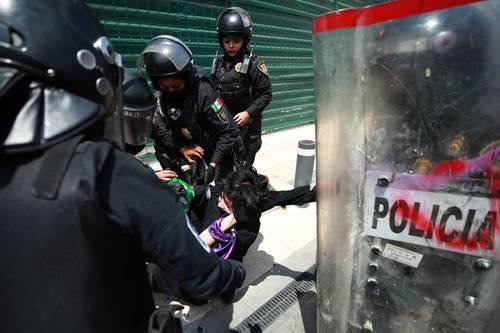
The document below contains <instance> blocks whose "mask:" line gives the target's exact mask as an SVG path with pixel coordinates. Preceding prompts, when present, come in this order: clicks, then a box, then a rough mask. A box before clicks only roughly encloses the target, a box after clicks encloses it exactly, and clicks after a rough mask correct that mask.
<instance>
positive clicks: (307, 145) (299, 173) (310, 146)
mask: <svg viewBox="0 0 500 333" xmlns="http://www.w3.org/2000/svg"><path fill="white" fill-rule="evenodd" d="M315 155H316V143H315V142H314V141H312V140H300V141H299V149H298V151H297V164H296V166H295V181H294V184H293V187H299V186H303V185H307V184H310V183H311V180H312V174H313V167H314V156H315Z"/></svg>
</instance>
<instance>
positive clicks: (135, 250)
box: [0, 142, 153, 333]
mask: <svg viewBox="0 0 500 333" xmlns="http://www.w3.org/2000/svg"><path fill="white" fill-rule="evenodd" d="M67 144H68V143H67V142H64V143H61V144H58V145H56V146H54V147H52V148H50V149H49V150H48V151H45V152H44V153H36V154H34V153H30V154H23V155H12V156H2V158H1V160H0V161H1V162H0V170H1V172H0V201H1V202H2V207H3V208H2V218H1V223H0V258H1V259H0V262H1V264H2V267H3V269H2V274H0V309H1V311H0V322H1V327H2V329H1V331H2V332H58V333H63V332H67V333H79V332H82V333H84V332H93V333H97V332H103V333H104V332H106V333H109V332H121V333H122V332H134V333H136V332H142V331H143V330H144V328H145V326H146V325H147V319H148V316H149V314H150V313H151V312H152V310H153V301H152V296H151V292H150V290H149V284H148V281H147V274H146V267H145V259H144V258H143V256H142V254H141V253H140V251H139V247H138V245H137V243H136V241H134V240H133V239H132V237H130V236H128V235H126V234H125V233H124V232H122V231H121V230H120V229H119V227H118V225H116V224H114V223H113V222H111V221H109V220H108V218H107V217H106V216H105V215H104V214H103V213H102V210H101V209H102V207H100V205H99V203H98V200H97V193H98V191H99V188H98V187H97V185H98V184H97V180H98V178H99V175H100V173H101V170H102V169H103V166H104V164H105V162H106V159H107V157H108V155H109V152H110V150H111V149H113V148H112V147H111V145H110V144H108V143H92V142H83V143H79V144H77V143H74V145H73V146H76V148H74V152H73V154H72V157H71V154H70V156H69V158H66V157H68V156H66V157H65V156H62V155H61V154H59V155H58V154H54V153H53V152H54V150H57V149H60V148H61V147H63V146H64V145H67ZM54 156H62V157H63V158H61V159H56V160H54V159H53V157H54ZM61 164H66V165H67V168H66V167H62V168H61V167H60V165H61ZM61 170H62V173H61ZM64 170H65V171H64Z"/></svg>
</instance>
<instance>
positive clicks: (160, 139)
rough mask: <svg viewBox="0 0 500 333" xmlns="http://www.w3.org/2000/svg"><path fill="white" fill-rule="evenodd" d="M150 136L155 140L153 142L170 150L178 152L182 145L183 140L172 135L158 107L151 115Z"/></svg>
mask: <svg viewBox="0 0 500 333" xmlns="http://www.w3.org/2000/svg"><path fill="white" fill-rule="evenodd" d="M151 138H152V139H153V140H154V141H155V144H157V145H161V146H163V147H165V148H166V149H168V150H170V151H172V152H178V151H179V150H180V149H181V148H182V146H184V142H182V140H180V139H179V138H178V137H176V136H175V135H174V133H173V131H172V128H171V127H170V125H169V124H168V123H167V121H166V120H165V118H164V117H163V115H162V114H161V112H160V109H159V108H157V109H156V111H155V114H154V117H153V127H152V130H151Z"/></svg>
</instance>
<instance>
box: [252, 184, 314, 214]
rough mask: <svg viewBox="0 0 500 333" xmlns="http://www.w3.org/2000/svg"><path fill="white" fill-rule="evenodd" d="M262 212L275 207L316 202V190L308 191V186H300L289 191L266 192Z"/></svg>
mask: <svg viewBox="0 0 500 333" xmlns="http://www.w3.org/2000/svg"><path fill="white" fill-rule="evenodd" d="M267 197H268V198H267V200H266V202H265V204H264V207H263V210H262V211H263V212H264V211H266V210H269V209H271V208H273V207H276V206H282V207H284V206H288V205H303V204H306V203H308V202H315V201H316V188H314V189H312V190H310V189H309V185H304V186H300V187H297V188H294V189H293V190H289V191H268V192H267Z"/></svg>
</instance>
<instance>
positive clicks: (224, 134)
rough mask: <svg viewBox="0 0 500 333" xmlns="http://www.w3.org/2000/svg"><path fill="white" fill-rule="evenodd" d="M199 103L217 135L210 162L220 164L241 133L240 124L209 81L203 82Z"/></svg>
mask: <svg viewBox="0 0 500 333" xmlns="http://www.w3.org/2000/svg"><path fill="white" fill-rule="evenodd" d="M198 105H199V107H200V111H201V112H203V113H204V115H205V117H206V119H207V121H208V122H209V124H210V127H211V129H212V131H213V132H214V134H215V135H216V137H217V143H216V146H215V151H214V153H213V155H212V158H211V160H210V163H215V164H217V165H218V164H220V161H221V160H222V157H223V156H224V155H229V154H230V152H231V149H233V147H234V145H235V142H236V139H237V138H238V137H239V135H240V130H239V129H238V126H237V125H236V124H235V123H234V120H233V118H232V116H231V114H230V113H229V111H228V110H227V108H226V106H225V105H224V102H223V101H222V98H220V97H219V94H218V93H217V91H216V90H215V89H214V88H213V87H212V86H211V85H210V84H208V83H206V82H201V83H200V90H199V94H198Z"/></svg>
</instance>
